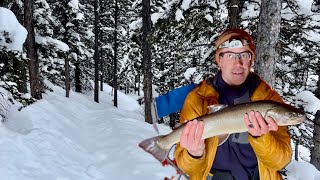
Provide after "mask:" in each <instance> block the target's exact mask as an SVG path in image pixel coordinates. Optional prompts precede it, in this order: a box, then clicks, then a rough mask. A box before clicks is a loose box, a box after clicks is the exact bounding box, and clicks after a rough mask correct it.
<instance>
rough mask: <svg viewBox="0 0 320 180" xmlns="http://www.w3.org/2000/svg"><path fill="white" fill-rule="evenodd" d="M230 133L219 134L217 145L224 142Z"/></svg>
mask: <svg viewBox="0 0 320 180" xmlns="http://www.w3.org/2000/svg"><path fill="white" fill-rule="evenodd" d="M229 136H230V134H222V135H219V137H218V138H219V144H218V146H220V145H221V144H223V143H224V142H226V140H227V139H228V138H229Z"/></svg>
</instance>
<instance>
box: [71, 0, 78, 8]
mask: <svg viewBox="0 0 320 180" xmlns="http://www.w3.org/2000/svg"><path fill="white" fill-rule="evenodd" d="M68 6H70V7H71V8H73V9H79V0H70V1H69V3H68Z"/></svg>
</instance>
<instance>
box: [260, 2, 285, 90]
mask: <svg viewBox="0 0 320 180" xmlns="http://www.w3.org/2000/svg"><path fill="white" fill-rule="evenodd" d="M280 22H281V1H279V0H262V1H261V11H260V16H259V24H258V33H257V34H258V37H257V42H256V49H257V50H256V52H257V60H256V63H255V70H256V71H257V73H258V74H259V75H260V76H261V77H263V78H264V79H265V80H266V81H267V82H268V83H269V85H270V86H272V87H273V86H274V83H275V82H274V76H275V74H274V69H275V64H276V63H275V62H276V61H277V60H278V59H279V58H280V56H279V53H278V50H277V49H276V47H277V45H278V43H279V39H280Z"/></svg>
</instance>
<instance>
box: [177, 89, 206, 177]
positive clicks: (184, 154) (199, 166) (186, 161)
mask: <svg viewBox="0 0 320 180" xmlns="http://www.w3.org/2000/svg"><path fill="white" fill-rule="evenodd" d="M195 96H196V95H195V94H194V93H192V92H191V93H190V94H189V95H188V96H187V98H186V100H185V103H184V105H183V108H182V110H181V112H180V123H181V124H183V123H185V121H189V120H193V119H195V118H197V117H199V116H200V115H202V114H203V111H202V109H203V108H202V107H201V105H202V104H203V103H202V102H198V101H201V99H199V98H197V97H195ZM196 104H198V106H196ZM199 105H200V106H199ZM174 156H175V159H176V162H177V165H178V167H179V168H180V169H181V170H182V171H183V172H184V173H186V174H188V175H190V176H192V174H194V173H196V174H198V173H199V171H200V172H201V171H203V172H204V170H205V166H204V164H205V156H206V154H205V153H204V154H203V156H202V157H201V158H193V157H192V156H190V155H189V153H188V151H187V150H186V149H185V148H182V147H181V146H180V143H177V145H176V150H175V153H174Z"/></svg>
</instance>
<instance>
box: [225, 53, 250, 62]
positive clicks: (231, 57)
mask: <svg viewBox="0 0 320 180" xmlns="http://www.w3.org/2000/svg"><path fill="white" fill-rule="evenodd" d="M220 57H224V58H225V59H227V60H230V61H233V60H236V59H238V58H239V59H240V60H245V61H247V60H251V53H250V52H242V53H234V52H224V53H221V54H220Z"/></svg>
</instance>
